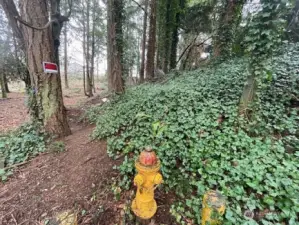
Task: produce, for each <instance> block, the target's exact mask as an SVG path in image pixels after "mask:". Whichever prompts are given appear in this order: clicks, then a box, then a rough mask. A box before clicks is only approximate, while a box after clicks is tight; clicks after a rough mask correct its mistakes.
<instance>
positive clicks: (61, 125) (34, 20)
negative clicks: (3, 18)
mask: <svg viewBox="0 0 299 225" xmlns="http://www.w3.org/2000/svg"><path fill="white" fill-rule="evenodd" d="M53 1H54V0H52V1H51V4H52V3H53ZM56 3H57V4H58V5H59V1H57V2H56ZM0 4H1V5H2V7H3V9H4V11H5V13H6V15H7V18H8V20H9V24H10V26H11V27H12V30H13V32H14V35H15V36H16V37H17V39H18V41H19V43H20V44H21V46H22V47H21V48H22V49H24V50H25V51H24V52H25V53H26V59H27V67H28V71H29V73H30V80H31V87H32V88H33V91H32V93H33V94H32V97H31V99H32V103H31V104H30V105H31V109H32V111H33V112H34V117H35V118H37V119H39V120H41V121H42V122H43V124H44V127H45V129H46V131H47V132H49V133H50V134H54V135H55V136H58V137H60V136H66V135H69V134H70V133H71V131H70V128H69V126H68V123H67V117H66V111H65V108H64V105H63V98H62V90H61V80H60V76H59V75H57V74H45V73H44V72H43V62H56V61H57V58H56V57H55V52H56V50H57V52H58V46H59V42H58V43H57V40H56V38H57V32H55V31H58V32H59V34H60V28H61V26H60V27H59V29H58V30H55V29H57V24H52V26H49V27H48V28H46V29H42V30H37V29H33V28H31V27H29V26H26V25H23V24H19V23H18V22H17V20H16V19H15V18H19V17H20V16H21V18H22V20H24V21H26V22H27V23H29V24H31V25H33V26H36V27H44V26H45V24H47V23H48V22H49V19H48V15H49V9H48V6H49V5H48V2H47V1H44V0H23V1H20V2H19V6H20V9H19V11H20V15H19V14H18V11H17V9H16V6H15V4H14V2H13V1H11V0H0ZM56 6H57V5H54V6H53V5H52V7H51V8H52V9H53V8H55V7H56ZM53 33H55V34H56V36H55V35H53ZM58 38H59V35H58ZM55 41H56V43H54V42H55ZM58 41H59V40H58Z"/></svg>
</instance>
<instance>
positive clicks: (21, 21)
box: [15, 16, 58, 30]
mask: <svg viewBox="0 0 299 225" xmlns="http://www.w3.org/2000/svg"><path fill="white" fill-rule="evenodd" d="M15 19H16V20H18V21H19V22H20V23H22V24H24V25H25V26H27V27H30V28H32V29H35V30H44V29H47V28H48V27H49V26H50V25H51V24H52V23H54V22H58V21H57V20H56V19H55V20H50V21H49V22H48V23H47V24H46V25H45V26H43V27H35V26H33V25H31V24H29V23H28V22H26V21H24V20H22V19H21V18H20V17H18V16H16V17H15Z"/></svg>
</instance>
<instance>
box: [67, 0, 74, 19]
mask: <svg viewBox="0 0 299 225" xmlns="http://www.w3.org/2000/svg"><path fill="white" fill-rule="evenodd" d="M68 5H69V12H68V13H67V16H66V17H67V18H69V17H70V16H71V14H72V8H73V0H68Z"/></svg>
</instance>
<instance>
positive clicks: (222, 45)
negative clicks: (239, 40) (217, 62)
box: [213, 0, 245, 57]
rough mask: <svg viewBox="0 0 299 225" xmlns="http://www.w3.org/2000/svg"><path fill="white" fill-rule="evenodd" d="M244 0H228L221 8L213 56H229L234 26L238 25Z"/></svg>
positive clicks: (234, 30)
mask: <svg viewBox="0 0 299 225" xmlns="http://www.w3.org/2000/svg"><path fill="white" fill-rule="evenodd" d="M244 3H245V0H228V1H226V2H225V5H224V7H223V9H222V13H221V15H220V19H219V25H218V29H217V34H216V35H215V38H214V51H213V55H214V57H219V56H230V54H231V51H232V43H233V40H234V36H235V32H236V28H237V26H238V25H239V22H240V17H241V13H242V10H241V9H242V7H243V5H244Z"/></svg>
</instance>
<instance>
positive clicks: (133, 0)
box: [132, 0, 147, 15]
mask: <svg viewBox="0 0 299 225" xmlns="http://www.w3.org/2000/svg"><path fill="white" fill-rule="evenodd" d="M132 2H134V3H135V4H136V5H138V7H139V8H140V9H142V10H143V12H144V13H145V14H146V15H147V12H146V11H145V9H144V8H143V7H142V6H141V5H140V4H139V3H138V2H137V1H135V0H132Z"/></svg>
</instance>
